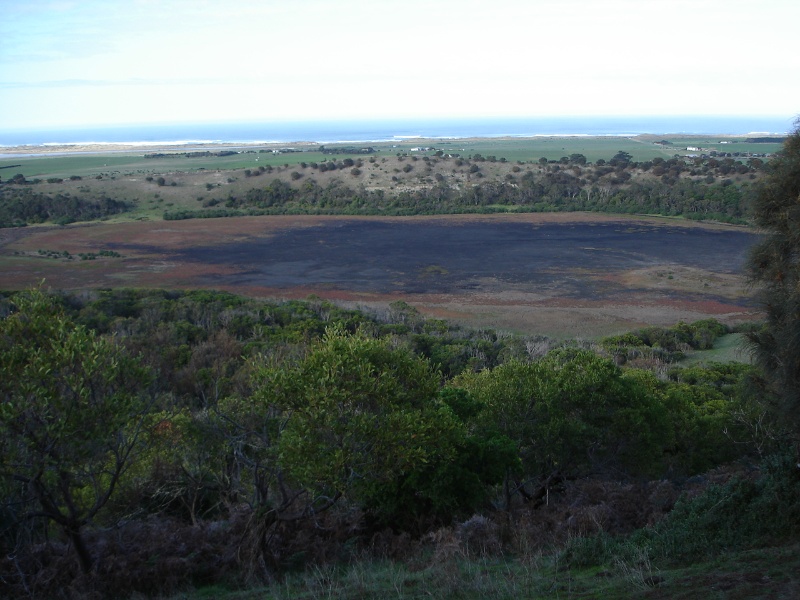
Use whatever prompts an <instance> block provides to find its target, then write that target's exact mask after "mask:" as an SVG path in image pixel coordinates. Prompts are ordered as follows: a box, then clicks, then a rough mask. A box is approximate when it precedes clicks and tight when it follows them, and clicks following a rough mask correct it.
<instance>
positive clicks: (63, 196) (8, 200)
mask: <svg viewBox="0 0 800 600" xmlns="http://www.w3.org/2000/svg"><path fill="white" fill-rule="evenodd" d="M129 208H130V205H129V204H128V203H127V202H122V201H120V200H114V199H112V198H107V197H104V198H99V199H94V200H87V199H84V198H81V197H79V196H73V195H71V194H69V193H58V194H54V195H49V194H44V193H40V192H36V191H34V190H32V189H31V188H29V187H16V186H15V187H10V186H4V187H3V188H0V227H16V226H19V225H22V224H31V223H45V222H53V223H58V224H60V225H65V224H67V223H72V222H74V221H92V220H94V219H102V218H103V217H107V216H110V215H115V214H119V213H123V212H125V211H126V210H129Z"/></svg>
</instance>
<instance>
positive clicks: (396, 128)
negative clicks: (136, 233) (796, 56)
mask: <svg viewBox="0 0 800 600" xmlns="http://www.w3.org/2000/svg"><path fill="white" fill-rule="evenodd" d="M793 121H794V117H793V116H787V117H774V116H771V117H758V116H751V117H748V116H741V117H731V116H666V117H665V116H656V117H641V116H637V117H541V118H513V119H512V118H497V119H489V118H480V119H466V118H461V119H435V120H434V119H416V120H373V121H295V122H271V123H270V122H260V123H259V122H247V123H245V122H238V123H237V122H227V123H192V124H187V123H180V124H153V125H120V126H105V127H87V128H73V129H31V130H15V131H0V146H6V147H7V146H22V145H32V146H40V145H51V144H52V145H57V144H58V145H60V144H90V143H95V144H98V143H100V144H114V143H117V144H119V143H125V144H140V145H145V144H147V145H159V144H165V145H166V144H176V143H178V144H198V143H243V144H245V143H270V142H277V143H291V142H319V143H334V142H388V141H393V140H403V139H407V138H417V137H419V138H428V139H448V138H450V139H458V138H471V137H534V136H631V135H638V134H665V135H666V134H696V135H746V134H760V135H767V134H772V135H783V134H785V133H787V132H788V131H790V130H792V129H793Z"/></svg>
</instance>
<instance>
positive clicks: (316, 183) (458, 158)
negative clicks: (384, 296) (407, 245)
mask: <svg viewBox="0 0 800 600" xmlns="http://www.w3.org/2000/svg"><path fill="white" fill-rule="evenodd" d="M664 143H666V142H664ZM756 146H758V144H756ZM667 147H669V146H667ZM503 149H504V147H503V146H502V145H500V146H499V147H498V151H503ZM333 150H334V149H328V153H321V152H319V151H316V152H308V153H306V152H292V153H289V154H284V155H273V154H272V153H271V152H270V153H268V154H259V153H256V152H255V151H246V152H245V153H240V152H233V151H227V152H224V153H221V152H218V153H211V152H195V153H185V154H183V155H179V154H170V153H160V154H152V155H145V156H150V158H145V159H144V160H143V162H142V160H141V159H140V161H139V162H138V163H133V164H128V163H123V164H120V165H118V166H119V169H116V170H108V169H107V168H101V169H100V170H98V169H97V168H89V169H88V171H86V169H85V168H84V169H80V168H79V167H80V165H79V163H76V164H75V165H74V167H75V168H76V169H78V170H81V172H82V173H83V174H82V175H81V174H76V175H72V176H58V177H44V178H36V177H26V176H25V175H23V174H17V175H14V176H11V177H7V178H6V179H5V180H4V183H3V184H2V185H1V186H0V224H2V225H3V226H6V227H8V226H19V225H25V224H33V223H42V222H54V223H68V222H72V221H85V220H91V219H98V218H103V219H106V218H110V217H115V216H116V215H119V214H120V213H125V215H124V218H128V219H144V218H147V219H160V218H165V219H185V218H200V217H220V216H233V215H251V214H347V215H419V214H449V213H476V212H477V213H485V212H499V211H534V212H543V211H575V210H588V211H601V212H616V213H637V214H658V215H668V216H678V215H680V216H684V217H687V218H694V219H713V220H720V221H725V222H733V223H745V222H747V220H748V206H749V205H750V203H751V201H752V198H753V197H754V194H755V192H756V189H757V182H758V180H759V179H760V178H761V176H762V174H763V169H764V166H765V164H766V162H767V160H768V159H767V158H766V154H764V153H754V152H742V151H737V152H733V153H731V152H724V151H721V150H718V149H715V150H708V152H707V153H702V154H697V155H685V153H684V154H674V155H671V156H670V155H669V154H668V153H666V152H665V154H666V156H665V157H664V156H653V157H652V158H649V159H647V160H634V158H633V155H632V154H631V153H630V152H627V151H624V150H619V151H616V152H609V154H608V156H607V157H606V158H598V159H596V160H595V161H594V162H591V161H589V160H588V159H587V157H586V155H584V154H582V153H579V152H578V153H572V154H569V155H565V156H562V157H561V158H558V159H552V158H551V159H548V158H545V157H543V158H538V159H527V160H510V159H507V158H506V157H504V156H502V155H501V156H499V157H498V156H495V155H487V156H484V155H482V154H481V153H478V152H475V153H469V154H467V153H464V154H462V153H459V152H454V151H453V152H451V151H449V150H448V151H445V150H441V149H439V150H437V149H435V148H426V149H424V150H419V149H417V150H414V151H411V150H410V149H408V150H406V151H401V152H396V153H393V154H389V153H388V152H386V151H385V150H384V151H375V152H368V153H360V152H357V151H355V150H357V149H353V148H342V149H340V150H341V151H339V150H337V151H335V152H334V151H333ZM369 150H372V149H371V148H370V149H369ZM507 150H508V151H509V152H510V153H512V154H513V149H512V148H507ZM348 152H350V153H349V154H348ZM206 154H207V155H208V156H205V155H206ZM219 154H224V155H225V156H224V157H222V158H220V157H219V156H218V155H219ZM195 155H200V156H195ZM228 155H233V156H234V157H235V158H236V160H238V161H239V164H241V162H242V159H240V158H239V157H240V156H245V157H249V158H247V159H246V161H245V162H244V164H248V165H250V166H248V167H247V168H239V169H232V170H231V169H219V168H217V167H215V164H216V163H215V162H207V163H206V164H208V167H199V166H198V164H202V161H204V160H206V161H224V160H226V159H227V157H228ZM187 156H188V157H189V158H190V159H191V161H190V162H188V163H187V162H185V161H186V160H188V159H186V157H187ZM175 157H178V158H180V157H183V159H181V160H177V159H176V158H175ZM36 160H39V161H43V160H45V159H36ZM47 160H50V161H58V160H60V159H47ZM84 160H89V159H84ZM284 160H286V161H291V162H279V161H284ZM198 161H200V162H198ZM45 164H47V163H45ZM150 165H152V168H141V167H149V166H150ZM176 165H184V168H185V169H186V170H177V169H178V168H180V167H177V166H176ZM136 166H138V167H140V168H136V169H135V168H134V167H136ZM86 172H89V173H95V172H96V173H97V174H96V175H94V174H93V175H88V176H87V175H86ZM116 218H118V217H116Z"/></svg>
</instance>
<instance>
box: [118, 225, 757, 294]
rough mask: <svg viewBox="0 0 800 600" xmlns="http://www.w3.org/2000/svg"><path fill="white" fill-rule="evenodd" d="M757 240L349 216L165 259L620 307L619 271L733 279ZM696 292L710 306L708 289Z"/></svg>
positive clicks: (318, 283)
mask: <svg viewBox="0 0 800 600" xmlns="http://www.w3.org/2000/svg"><path fill="white" fill-rule="evenodd" d="M756 240H757V236H756V235H755V234H753V233H750V232H748V231H746V230H740V229H705V228H692V227H681V226H669V225H653V224H649V223H635V222H611V223H609V222H604V223H603V222H601V223H588V222H576V223H524V222H497V221H485V222H465V223H445V222H441V221H440V222H437V221H419V222H408V221H395V222H392V221H386V220H344V221H327V222H322V223H320V226H318V227H312V228H297V229H287V230H283V231H278V232H276V233H275V234H273V235H270V236H268V237H254V238H249V239H245V240H242V241H238V242H234V243H216V244H209V245H203V246H194V247H189V248H182V249H175V250H173V252H172V255H173V256H174V257H175V258H176V259H177V260H178V261H179V262H182V263H184V264H185V263H189V264H191V263H201V264H205V265H226V266H228V267H234V270H233V272H230V271H228V272H227V273H224V274H219V273H218V274H207V275H200V276H199V277H198V278H197V279H196V280H195V281H196V283H197V284H198V285H201V286H209V287H225V288H230V287H235V288H239V287H268V288H271V289H287V290H288V289H292V288H304V289H320V290H347V291H356V292H369V293H375V294H415V295H416V294H463V293H470V292H487V293H488V292H492V291H497V290H501V289H514V290H518V291H527V292H533V293H537V291H540V292H541V293H543V294H545V295H547V296H551V295H552V294H553V293H557V294H558V296H560V297H561V298H576V299H577V298H584V299H586V298H590V299H619V300H624V298H625V297H627V296H629V295H630V294H632V293H636V292H637V290H636V289H631V288H630V287H627V286H623V285H621V284H620V283H618V282H616V281H615V280H614V274H615V273H621V272H624V271H631V270H637V269H648V268H654V267H663V268H665V269H669V268H672V267H676V268H677V267H689V268H694V269H702V270H707V271H712V272H715V273H738V272H740V271H741V269H742V265H743V263H744V260H745V258H746V254H747V251H748V249H749V248H750V247H751V246H752V244H753V243H754V242H755V241H756ZM119 246H120V247H121V248H122V249H123V251H124V248H125V246H128V247H130V248H132V249H133V248H138V249H141V250H145V249H146V248H144V247H142V246H137V245H136V244H130V245H128V244H120V245H119ZM683 295H684V297H686V294H683ZM690 295H691V294H690ZM702 297H703V298H705V299H713V298H714V290H713V289H708V290H704V292H703V293H702ZM729 300H730V299H728V301H729ZM741 303H742V305H746V304H747V300H746V299H742V301H741Z"/></svg>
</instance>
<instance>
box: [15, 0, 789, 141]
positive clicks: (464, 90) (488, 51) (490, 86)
mask: <svg viewBox="0 0 800 600" xmlns="http://www.w3.org/2000/svg"><path fill="white" fill-rule="evenodd" d="M798 23H800V2H798V1H797V0H758V1H757V2H756V1H754V0H746V1H741V0H480V1H472V0H400V1H396V0H261V1H257V0H252V1H251V0H205V1H204V0H101V1H95V0H76V1H69V0H52V1H50V0H0V130H19V129H26V128H27V129H46V128H68V127H80V126H89V125H110V124H140V123H142V124H144V123H173V122H187V123H188V122H220V121H246V120H251V121H259V122H270V121H297V120H353V119H362V120H370V119H387V118H391V119H414V118H434V119H435V118H444V117H447V118H461V117H540V116H584V115H608V116H618V115H753V116H755V115H759V116H783V117H787V118H792V117H794V116H795V115H797V114H798V113H800V37H798V35H797V32H796V28H797V24H798Z"/></svg>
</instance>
